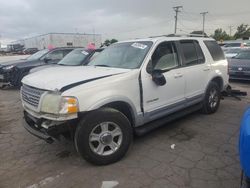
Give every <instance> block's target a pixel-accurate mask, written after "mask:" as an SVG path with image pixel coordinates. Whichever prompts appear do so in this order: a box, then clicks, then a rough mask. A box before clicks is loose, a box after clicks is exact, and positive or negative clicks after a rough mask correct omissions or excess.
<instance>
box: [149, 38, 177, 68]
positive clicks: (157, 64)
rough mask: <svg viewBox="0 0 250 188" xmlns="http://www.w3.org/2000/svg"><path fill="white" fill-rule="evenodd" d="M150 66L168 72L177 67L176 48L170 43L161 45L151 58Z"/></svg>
mask: <svg viewBox="0 0 250 188" xmlns="http://www.w3.org/2000/svg"><path fill="white" fill-rule="evenodd" d="M152 66H153V68H154V69H158V70H169V69H171V68H174V67H177V66H178V59H177V53H176V48H175V47H174V46H173V44H172V43H171V42H164V43H161V44H160V45H159V46H158V47H157V48H156V50H155V52H154V54H153V56H152Z"/></svg>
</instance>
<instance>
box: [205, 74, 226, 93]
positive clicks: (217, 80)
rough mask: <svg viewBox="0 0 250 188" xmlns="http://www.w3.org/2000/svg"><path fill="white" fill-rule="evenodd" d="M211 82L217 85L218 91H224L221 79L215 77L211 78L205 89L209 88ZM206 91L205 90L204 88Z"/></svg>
mask: <svg viewBox="0 0 250 188" xmlns="http://www.w3.org/2000/svg"><path fill="white" fill-rule="evenodd" d="M211 82H215V83H216V84H218V86H219V88H220V91H223V89H224V82H223V78H222V77H221V76H215V77H213V78H212V79H211V80H210V81H209V83H208V85H207V87H208V86H209V84H210V83H211ZM206 89H207V88H206Z"/></svg>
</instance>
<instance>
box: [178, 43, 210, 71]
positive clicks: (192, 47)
mask: <svg viewBox="0 0 250 188" xmlns="http://www.w3.org/2000/svg"><path fill="white" fill-rule="evenodd" d="M180 44H181V48H182V52H183V55H184V58H185V64H186V65H187V66H189V65H196V64H200V63H204V62H205V58H204V55H203V52H202V50H201V47H200V45H199V43H198V42H197V41H180Z"/></svg>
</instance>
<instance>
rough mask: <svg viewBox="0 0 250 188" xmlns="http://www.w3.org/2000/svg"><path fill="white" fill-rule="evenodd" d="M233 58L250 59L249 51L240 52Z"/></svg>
mask: <svg viewBox="0 0 250 188" xmlns="http://www.w3.org/2000/svg"><path fill="white" fill-rule="evenodd" d="M234 58H235V59H250V51H245V52H240V53H239V54H238V55H236V56H235V57H234Z"/></svg>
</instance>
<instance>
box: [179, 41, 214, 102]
mask: <svg viewBox="0 0 250 188" xmlns="http://www.w3.org/2000/svg"><path fill="white" fill-rule="evenodd" d="M179 50H180V51H181V54H182V59H183V71H184V74H185V98H186V101H187V104H188V105H192V104H194V103H197V102H198V101H201V100H202V98H203V94H204V92H205V89H206V83H207V79H208V77H209V72H210V69H211V65H210V63H209V62H207V61H206V59H205V56H204V54H203V52H202V49H201V47H200V44H199V42H198V41H197V40H180V42H179Z"/></svg>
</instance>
